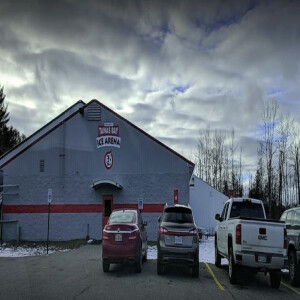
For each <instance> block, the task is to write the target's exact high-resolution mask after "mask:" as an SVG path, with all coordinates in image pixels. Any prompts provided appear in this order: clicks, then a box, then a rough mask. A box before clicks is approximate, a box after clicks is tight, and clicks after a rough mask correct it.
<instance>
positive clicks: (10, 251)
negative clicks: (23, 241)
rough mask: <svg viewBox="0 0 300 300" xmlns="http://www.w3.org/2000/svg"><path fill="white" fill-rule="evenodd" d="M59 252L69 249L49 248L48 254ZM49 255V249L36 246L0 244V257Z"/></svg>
mask: <svg viewBox="0 0 300 300" xmlns="http://www.w3.org/2000/svg"><path fill="white" fill-rule="evenodd" d="M57 251H68V249H58V248H55V247H49V248H48V254H51V253H54V252H57ZM45 254H47V247H45V246H36V247H21V246H19V247H11V246H8V245H6V243H3V244H0V257H24V256H36V255H45Z"/></svg>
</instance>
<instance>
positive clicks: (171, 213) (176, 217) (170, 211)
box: [163, 207, 194, 223]
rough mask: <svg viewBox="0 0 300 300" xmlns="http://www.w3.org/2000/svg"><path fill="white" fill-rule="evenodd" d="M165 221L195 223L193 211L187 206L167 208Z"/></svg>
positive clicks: (164, 216) (164, 215)
mask: <svg viewBox="0 0 300 300" xmlns="http://www.w3.org/2000/svg"><path fill="white" fill-rule="evenodd" d="M163 222H173V223H193V222H194V221H193V215H192V211H191V210H190V209H188V208H185V207H170V208H166V209H165V212H164V214H163Z"/></svg>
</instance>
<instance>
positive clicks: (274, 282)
mask: <svg viewBox="0 0 300 300" xmlns="http://www.w3.org/2000/svg"><path fill="white" fill-rule="evenodd" d="M280 281H281V271H280V270H279V271H271V272H270V283H271V287H272V288H273V289H278V288H279V287H280Z"/></svg>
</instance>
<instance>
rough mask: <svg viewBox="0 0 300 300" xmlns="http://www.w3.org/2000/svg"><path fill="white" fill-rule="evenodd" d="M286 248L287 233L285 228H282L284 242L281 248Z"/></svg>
mask: <svg viewBox="0 0 300 300" xmlns="http://www.w3.org/2000/svg"><path fill="white" fill-rule="evenodd" d="M287 246H288V239H287V232H286V228H284V242H283V248H284V249H287Z"/></svg>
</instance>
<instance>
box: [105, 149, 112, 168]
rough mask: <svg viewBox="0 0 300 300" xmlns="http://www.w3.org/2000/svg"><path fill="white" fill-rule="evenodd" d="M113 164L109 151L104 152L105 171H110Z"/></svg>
mask: <svg viewBox="0 0 300 300" xmlns="http://www.w3.org/2000/svg"><path fill="white" fill-rule="evenodd" d="M113 163H114V159H113V155H112V153H111V150H110V151H108V152H106V153H105V155H104V165H105V168H106V169H107V170H109V169H111V167H112V166H113Z"/></svg>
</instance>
